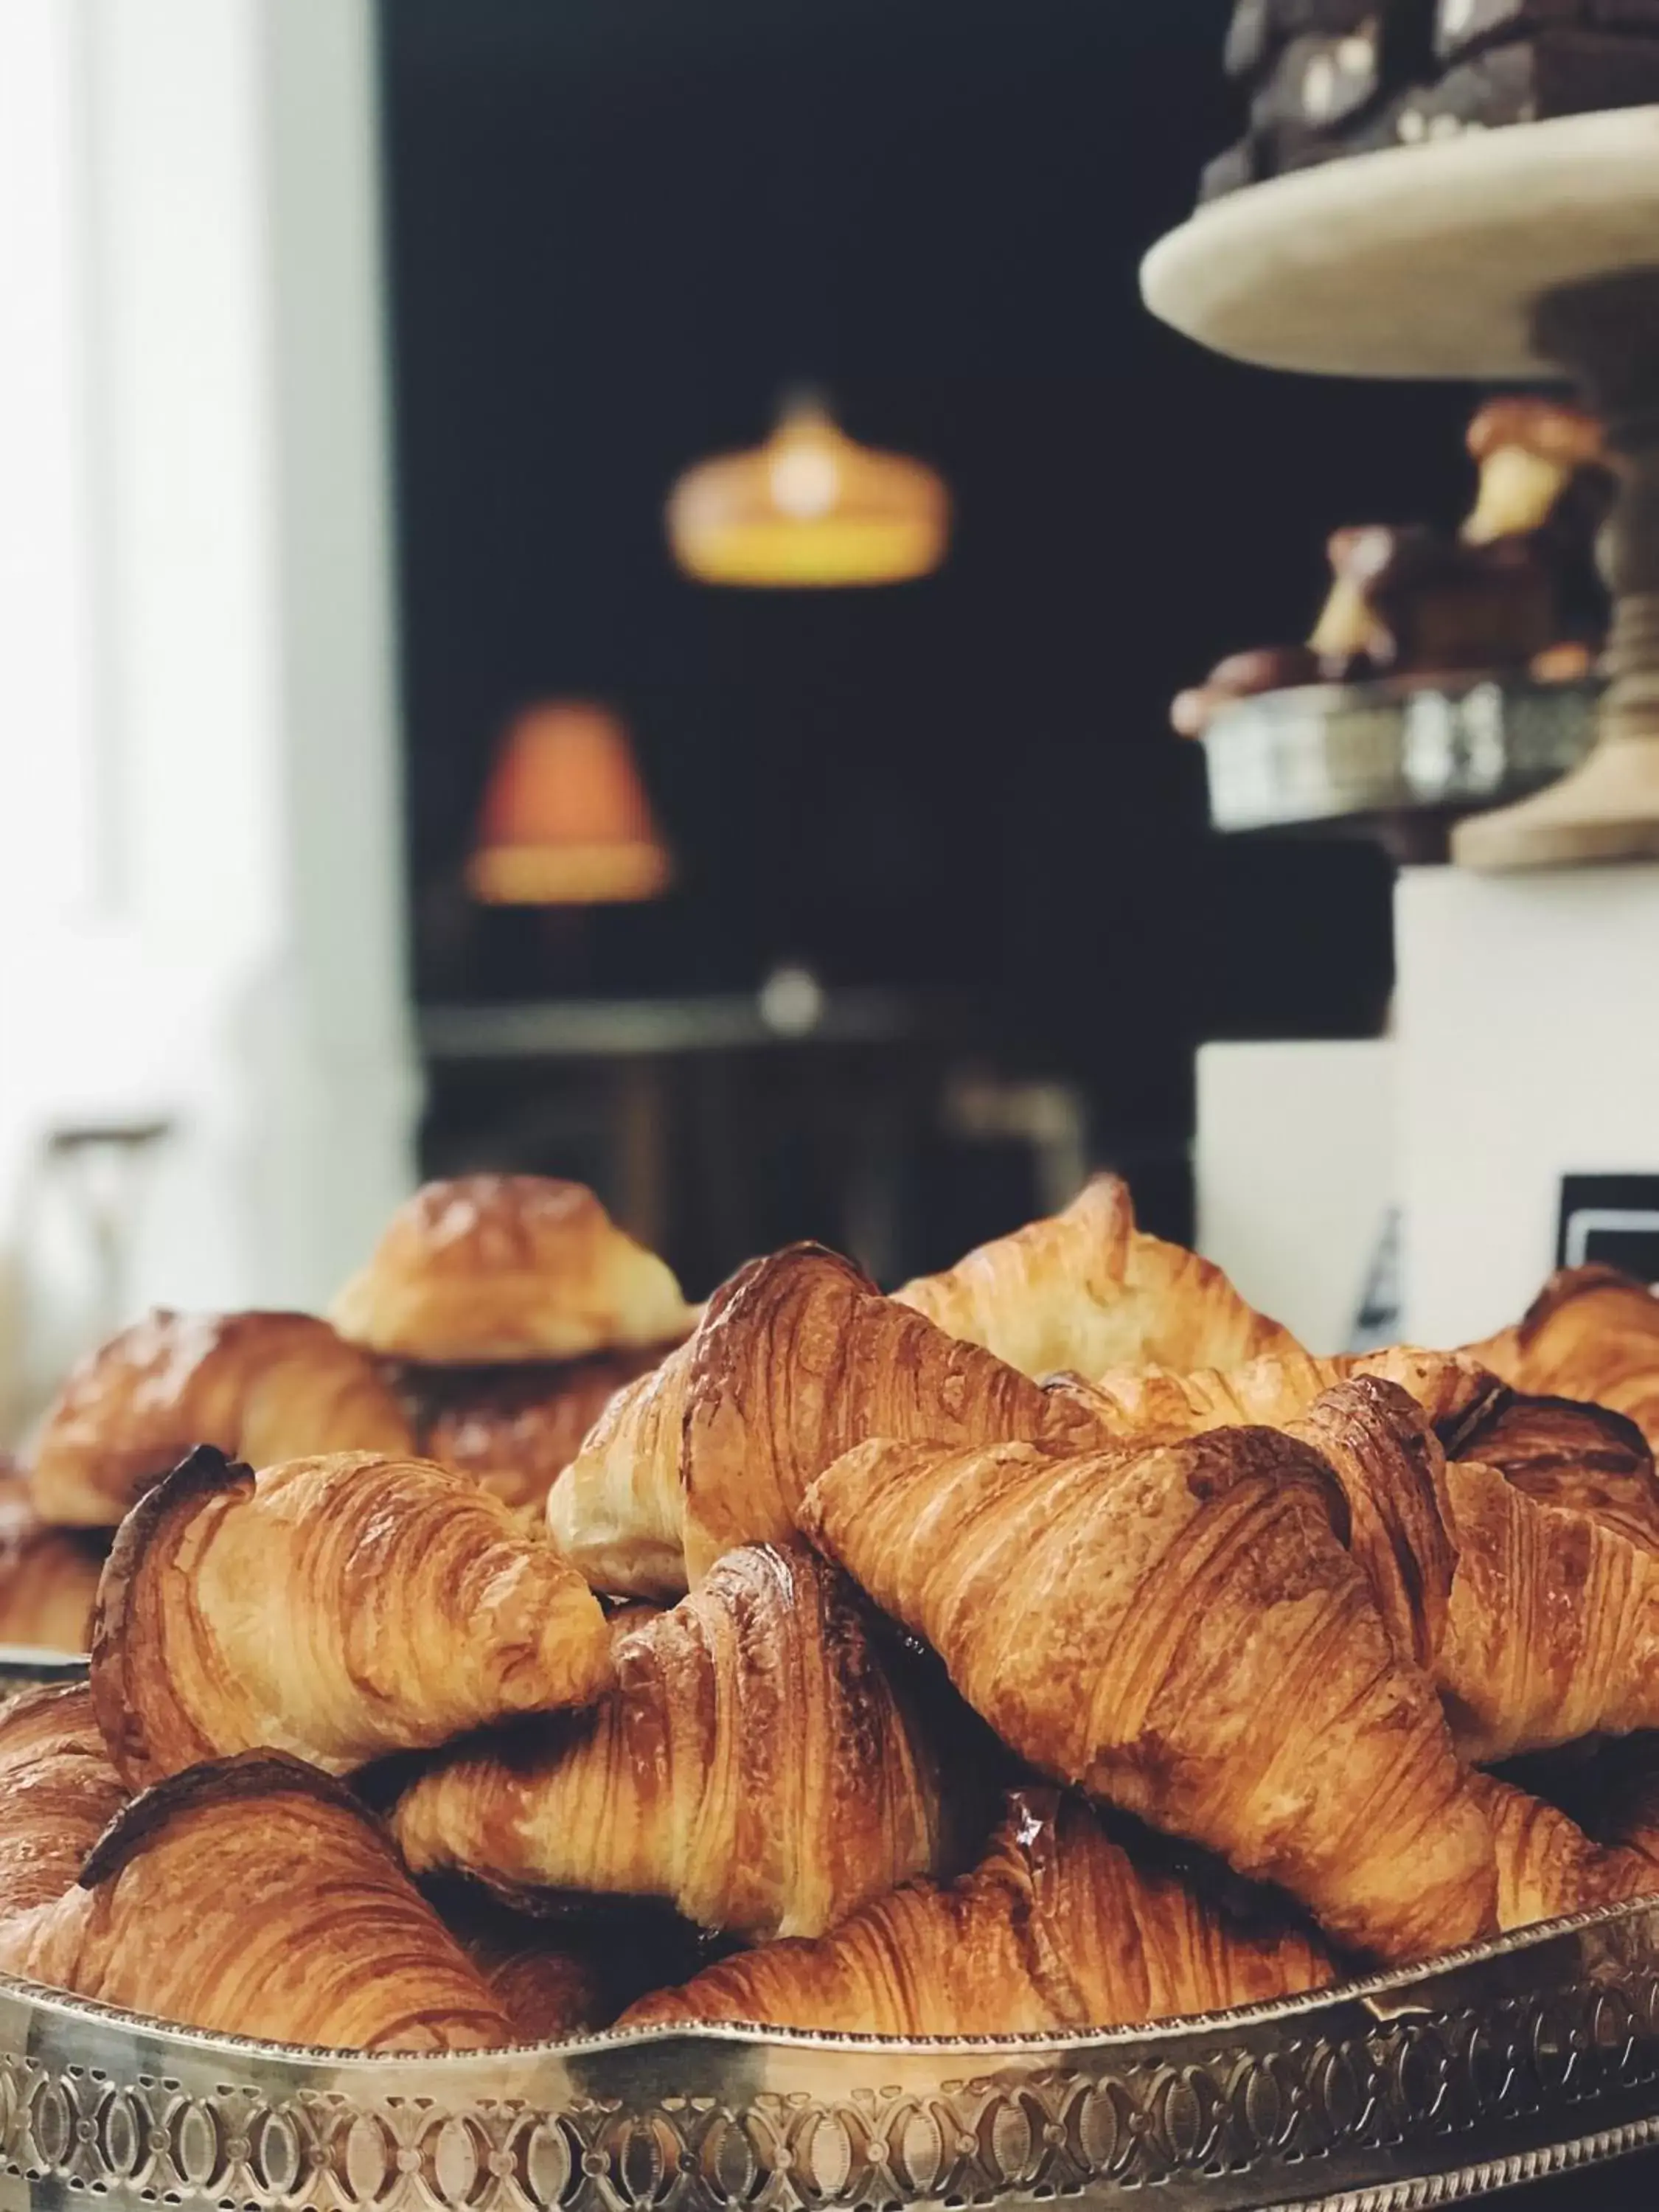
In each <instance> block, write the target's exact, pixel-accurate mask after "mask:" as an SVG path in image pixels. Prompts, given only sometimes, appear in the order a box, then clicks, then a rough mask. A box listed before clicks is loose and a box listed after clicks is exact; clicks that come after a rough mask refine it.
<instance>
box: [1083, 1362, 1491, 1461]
mask: <svg viewBox="0 0 1659 2212" xmlns="http://www.w3.org/2000/svg"><path fill="white" fill-rule="evenodd" d="M1367 1375H1368V1376H1373V1377H1375V1378H1376V1380H1377V1381H1378V1382H1383V1383H1395V1384H1397V1385H1398V1387H1399V1388H1400V1389H1402V1390H1404V1391H1405V1392H1406V1393H1407V1395H1408V1396H1409V1397H1411V1398H1413V1399H1414V1400H1415V1401H1417V1403H1418V1405H1419V1406H1420V1407H1422V1409H1423V1412H1424V1413H1425V1415H1426V1416H1427V1418H1428V1419H1429V1421H1430V1422H1431V1424H1432V1425H1433V1427H1434V1431H1435V1433H1436V1434H1437V1436H1438V1437H1440V1439H1441V1441H1442V1442H1443V1443H1453V1442H1454V1441H1455V1439H1457V1438H1458V1437H1461V1436H1462V1434H1463V1433H1464V1431H1466V1430H1467V1429H1468V1426H1469V1425H1470V1424H1471V1423H1472V1422H1473V1421H1474V1420H1475V1419H1478V1418H1479V1417H1480V1415H1481V1414H1482V1413H1484V1412H1485V1411H1486V1408H1487V1407H1489V1406H1490V1405H1491V1404H1492V1401H1493V1400H1494V1399H1497V1398H1504V1399H1507V1397H1508V1393H1507V1392H1506V1391H1505V1390H1504V1387H1503V1385H1502V1384H1501V1383H1499V1381H1498V1377H1497V1376H1495V1375H1493V1374H1492V1373H1491V1372H1489V1370H1487V1369H1486V1368H1484V1367H1482V1366H1481V1365H1480V1363H1479V1362H1478V1361H1477V1360H1475V1359H1473V1358H1469V1356H1468V1354H1467V1353H1464V1352H1425V1351H1424V1350H1422V1349H1421V1348H1419V1346H1416V1345H1407V1344H1396V1345H1391V1346H1389V1347H1388V1348H1387V1349H1386V1350H1384V1351H1381V1352H1360V1353H1344V1354H1342V1355H1340V1357H1338V1358H1320V1357H1319V1356H1318V1355H1317V1354H1316V1353H1314V1352H1304V1351H1303V1349H1302V1348H1301V1346H1299V1345H1297V1346H1290V1347H1287V1348H1285V1349H1281V1350H1279V1351H1278V1352H1264V1353H1263V1354H1262V1355H1261V1357H1260V1358H1255V1359H1251V1360H1248V1361H1246V1362H1245V1364H1243V1366H1241V1367H1230V1368H1196V1369H1193V1370H1188V1371H1185V1372H1183V1371H1182V1370H1177V1369H1174V1368H1170V1367H1162V1366H1158V1365H1156V1364H1154V1365H1150V1366H1144V1367H1130V1368H1119V1369H1115V1370H1112V1371H1110V1372H1109V1373H1107V1374H1104V1375H1102V1376H1098V1377H1097V1378H1096V1380H1095V1381H1094V1383H1093V1386H1092V1388H1093V1392H1094V1395H1093V1396H1092V1397H1091V1399H1090V1403H1091V1406H1092V1407H1093V1408H1094V1411H1095V1413H1096V1416H1097V1419H1099V1420H1100V1421H1101V1422H1102V1424H1103V1425H1104V1426H1105V1427H1106V1428H1108V1429H1109V1431H1111V1433H1112V1434H1113V1435H1114V1436H1120V1437H1126V1438H1130V1439H1150V1438H1152V1437H1164V1438H1165V1439H1166V1440H1168V1441H1170V1442H1171V1443H1172V1442H1174V1441H1175V1439H1176V1437H1195V1436H1201V1435H1202V1434H1203V1432H1204V1431H1205V1430H1206V1429H1220V1428H1229V1427H1232V1426H1235V1425H1239V1424H1243V1425H1246V1426H1248V1425H1251V1424H1261V1423H1265V1424H1266V1425H1267V1426H1268V1427H1270V1428H1279V1427H1282V1426H1284V1425H1285V1423H1287V1422H1290V1421H1295V1420H1300V1419H1301V1418H1302V1417H1303V1415H1304V1413H1307V1412H1308V1411H1309V1409H1310V1407H1312V1405H1313V1403H1314V1401H1315V1400H1316V1399H1317V1398H1320V1397H1322V1396H1323V1395H1324V1394H1325V1392H1326V1391H1327V1390H1333V1389H1335V1388H1336V1387H1337V1385H1338V1384H1339V1383H1346V1382H1350V1381H1352V1380H1354V1379H1355V1378H1357V1377H1358V1376H1367Z"/></svg>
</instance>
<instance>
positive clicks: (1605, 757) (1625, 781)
mask: <svg viewBox="0 0 1659 2212" xmlns="http://www.w3.org/2000/svg"><path fill="white" fill-rule="evenodd" d="M1452 858H1453V860H1455V861H1456V863H1457V865H1458V866H1460V867H1463V868H1476V869H1480V870H1481V871H1483V872H1487V873H1495V872H1498V871H1499V870H1503V869H1508V868H1553V867H1574V866H1582V865H1583V864H1584V863H1586V862H1593V861H1598V860H1659V738H1603V739H1602V741H1601V744H1599V745H1598V746H1597V747H1596V749H1595V751H1594V752H1593V753H1591V755H1590V756H1589V759H1588V760H1586V761H1584V762H1583V763H1582V764H1581V765H1580V766H1579V767H1577V768H1576V769H1573V770H1572V772H1571V775H1566V776H1564V777H1563V778H1562V780H1561V781H1560V782H1559V783H1557V784H1552V785H1551V787H1550V788H1549V789H1548V790H1547V791H1541V792H1538V793H1534V796H1533V797H1532V798H1530V799H1522V800H1521V801H1520V802H1519V803H1518V804H1517V805H1514V806H1505V807H1502V808H1500V809H1499V810H1498V811H1497V812H1496V813H1493V814H1481V815H1477V816H1475V817H1474V818H1473V819H1472V820H1470V821H1468V822H1462V823H1459V824H1458V826H1457V828H1456V829H1455V830H1454V831H1453V833H1452Z"/></svg>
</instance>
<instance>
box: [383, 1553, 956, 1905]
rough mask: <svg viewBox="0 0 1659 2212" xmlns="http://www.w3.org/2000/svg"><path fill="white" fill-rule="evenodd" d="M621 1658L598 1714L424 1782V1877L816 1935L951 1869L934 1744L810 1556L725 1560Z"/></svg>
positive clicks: (401, 1815) (398, 1824)
mask: <svg viewBox="0 0 1659 2212" xmlns="http://www.w3.org/2000/svg"><path fill="white" fill-rule="evenodd" d="M616 1657H617V1688H616V1690H615V1691H614V1692H612V1694H611V1696H610V1697H609V1698H607V1699H605V1702H604V1703H603V1704H602V1705H600V1706H599V1710H598V1711H596V1712H595V1713H593V1714H592V1715H591V1716H586V1717H580V1718H573V1719H572V1720H570V1721H569V1722H568V1723H549V1724H546V1725H544V1726H543V1727H541V1728H540V1729H537V1730H535V1731H533V1732H532V1731H526V1732H524V1734H523V1735H522V1736H521V1737H520V1740H518V1741H512V1740H509V1739H507V1738H505V1737H504V1738H502V1739H501V1740H500V1741H495V1742H491V1743H483V1744H479V1745H473V1746H465V1747H461V1748H459V1749H458V1750H457V1751H455V1752H454V1753H452V1754H451V1755H450V1756H449V1757H448V1758H447V1759H444V1760H443V1761H442V1762H441V1763H440V1764H439V1765H437V1766H436V1767H435V1768H433V1769H431V1770H430V1771H428V1772H427V1773H426V1774H424V1775H422V1777H421V1778H419V1779H418V1780H417V1781H416V1783H415V1784H414V1785H413V1787H412V1788H411V1789H410V1791H409V1793H408V1795H407V1796H405V1797H404V1799H403V1801H402V1802H401V1803H400V1804H399V1805H398V1808H397V1812H396V1814H395V1816H394V1826H395V1828H396V1832H397V1835H398V1841H399V1842H400V1843H401V1844H402V1845H403V1848H404V1852H405V1853H406V1854H407V1857H408V1859H409V1863H410V1866H411V1867H413V1868H414V1869H415V1870H416V1872H417V1873H425V1872H428V1871H430V1870H432V1869H440V1868H446V1867H459V1868H463V1869H467V1870H469V1871H471V1872H473V1873H475V1874H479V1875H483V1876H484V1877H485V1878H487V1879H491V1880H495V1881H505V1882H507V1883H513V1884H520V1885H540V1886H543V1887H549V1888H556V1889H583V1890H590V1891H595V1892H599V1893H613V1894H626V1895H630V1896H642V1897H643V1896H655V1897H663V1898H667V1899H671V1900H672V1901H673V1903H674V1904H675V1905H678V1908H679V1910H680V1911H682V1912H684V1914H685V1915H686V1917H688V1918H689V1919H691V1920H695V1921H696V1922H698V1923H700V1924H702V1926H704V1927H708V1928H724V1929H731V1930H732V1931H733V1932H735V1933H738V1934H742V1935H749V1936H771V1935H776V1934H778V1933H780V1932H781V1933H783V1934H785V1935H814V1936H815V1935H817V1934H819V1933H820V1932H821V1931H822V1930H823V1929H825V1928H827V1927H829V1925H830V1924H831V1923H832V1922H834V1921H836V1920H837V1919H839V1918H840V1917H842V1915H843V1914H844V1913H846V1912H848V1911H851V1910H852V1909H853V1908H854V1906H855V1905H861V1904H863V1903H864V1901H865V1900H866V1899H867V1898H870V1897H873V1896H877V1895H878V1894H879V1893H881V1892H882V1891H883V1890H884V1889H890V1888H891V1887H892V1886H893V1884H894V1883H895V1882H897V1881H903V1880H904V1879H905V1878H906V1876H907V1875H913V1874H917V1873H921V1872H925V1871H927V1870H928V1869H931V1868H933V1867H934V1866H935V1865H936V1864H937V1863H939V1852H940V1850H941V1814H940V1804H939V1784H938V1778H937V1777H936V1775H935V1774H934V1772H933V1763H932V1760H931V1759H930V1757H929V1754H928V1752H927V1747H926V1746H925V1745H924V1744H923V1743H922V1742H921V1740H920V1735H919V1733H918V1731H917V1730H916V1729H915V1727H914V1725H913V1723H912V1719H911V1717H910V1715H909V1713H908V1711H907V1709H906V1706H905V1705H904V1704H902V1702H901V1699H900V1697H899V1695H898V1693H897V1692H896V1689H895V1686H894V1683H893V1680H892V1679H891V1678H890V1674H889V1673H888V1670H887V1668H886V1667H885V1666H884V1662H883V1660H882V1657H881V1656H880V1654H879V1652H878V1649H877V1647H876V1646H875V1645H874V1644H872V1641H871V1638H870V1635H869V1632H868V1630H867V1628H866V1621H865V1617H864V1611H863V1607H862V1604H861V1602H860V1600H859V1599H858V1597H857V1595H856V1593H854V1591H853V1590H852V1589H850V1587H849V1586H848V1584H847V1583H846V1582H845V1581H844V1579H843V1578H842V1577H841V1576H839V1575H838V1574H836V1571H834V1570H833V1569H832V1568H831V1567H829V1565H827V1564H826V1563H825V1562H824V1561H823V1560H822V1559H818V1558H817V1556H816V1555H815V1554H813V1553H811V1552H809V1551H808V1550H807V1548H806V1547H805V1545H801V1544H791V1545H789V1546H787V1547H781V1548H777V1549H775V1548H773V1547H770V1546H756V1547H750V1548H748V1549H745V1550H742V1551H738V1552H733V1553H730V1554H728V1556H727V1557H726V1559H722V1560H721V1561H720V1565H718V1566H717V1567H716V1568H715V1570H714V1572H713V1573H712V1574H711V1575H710V1576H709V1577H708V1580H707V1581H706V1582H705V1583H703V1584H702V1587H701V1588H700V1589H698V1590H696V1592H694V1593H693V1595H691V1596H690V1597H689V1598H686V1599H684V1601H682V1602H681V1603H680V1604H679V1605H678V1606H676V1607H675V1608H674V1609H673V1611H672V1612H671V1613H663V1614H661V1615H659V1617H658V1618H657V1619H656V1620H651V1621H648V1622H647V1623H646V1625H645V1626H642V1627H640V1628H635V1629H634V1630H632V1631H631V1632H629V1633H627V1634H625V1635H623V1636H622V1637H620V1638H618V1639H617V1646H616Z"/></svg>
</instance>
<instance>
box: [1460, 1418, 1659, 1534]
mask: <svg viewBox="0 0 1659 2212" xmlns="http://www.w3.org/2000/svg"><path fill="white" fill-rule="evenodd" d="M1457 1455H1458V1457H1459V1458H1460V1459H1467V1460H1477V1461H1479V1462H1480V1463H1481V1465H1483V1466H1485V1467H1495V1468H1497V1469H1498V1473H1499V1474H1501V1475H1503V1477H1504V1480H1506V1481H1508V1482H1510V1483H1512V1484H1513V1485H1514V1486H1515V1487H1516V1489H1517V1490H1523V1491H1525V1492H1526V1494H1527V1496H1528V1498H1533V1499H1534V1500H1535V1501H1536V1502H1537V1503H1538V1504H1541V1505H1562V1506H1565V1507H1567V1508H1568V1509H1569V1510H1571V1511H1572V1512H1574V1513H1587V1514H1589V1516H1590V1518H1591V1519H1592V1520H1594V1521H1599V1522H1601V1525H1602V1527H1603V1528H1610V1529H1612V1530H1613V1533H1614V1534H1615V1535H1620V1536H1623V1537H1626V1538H1627V1539H1628V1541H1630V1542H1631V1543H1632V1544H1639V1545H1641V1546H1642V1547H1644V1549H1645V1550H1648V1551H1659V1480H1656V1478H1655V1474H1654V1466H1653V1454H1652V1453H1651V1451H1650V1449H1648V1443H1647V1439H1646V1438H1645V1437H1644V1435H1643V1433H1642V1431H1641V1430H1640V1429H1639V1428H1638V1426H1637V1425H1636V1424H1635V1422H1634V1421H1632V1420H1630V1419H1627V1418H1626V1415H1624V1414H1623V1413H1613V1412H1612V1411H1610V1410H1609V1408H1608V1407H1605V1406H1583V1405H1578V1404H1577V1403H1575V1402H1574V1401H1572V1400H1571V1399H1567V1398H1529V1397H1523V1396H1520V1395H1516V1394H1514V1393H1512V1392H1510V1391H1507V1390H1506V1391H1505V1392H1504V1394H1503V1395H1502V1397H1501V1398H1500V1399H1499V1400H1498V1401H1496V1402H1495V1403H1494V1404H1493V1406H1492V1407H1491V1408H1490V1410H1489V1411H1488V1412H1487V1413H1486V1415H1485V1416H1484V1418H1482V1419H1478V1420H1477V1421H1476V1422H1474V1424H1473V1425H1471V1427H1470V1428H1469V1430H1468V1433H1467V1434H1466V1435H1465V1436H1464V1437H1463V1438H1462V1442H1461V1443H1460V1444H1459V1446H1458V1452H1457Z"/></svg>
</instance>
